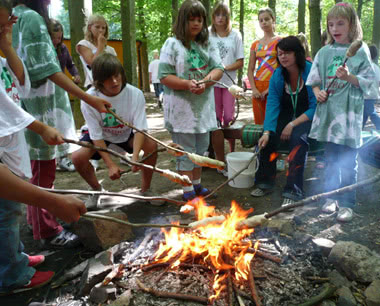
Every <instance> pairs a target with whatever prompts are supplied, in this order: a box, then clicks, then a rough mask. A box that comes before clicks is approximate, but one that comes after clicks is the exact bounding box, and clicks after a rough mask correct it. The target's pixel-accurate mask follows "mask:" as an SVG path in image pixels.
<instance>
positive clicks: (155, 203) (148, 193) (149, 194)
mask: <svg viewBox="0 0 380 306" xmlns="http://www.w3.org/2000/svg"><path fill="white" fill-rule="evenodd" d="M137 195H139V196H143V197H157V195H155V194H154V193H153V192H152V191H150V190H146V191H144V192H142V191H141V190H139V191H138V192H137ZM140 202H143V203H149V204H151V205H153V206H162V205H164V204H165V202H166V201H165V200H140Z"/></svg>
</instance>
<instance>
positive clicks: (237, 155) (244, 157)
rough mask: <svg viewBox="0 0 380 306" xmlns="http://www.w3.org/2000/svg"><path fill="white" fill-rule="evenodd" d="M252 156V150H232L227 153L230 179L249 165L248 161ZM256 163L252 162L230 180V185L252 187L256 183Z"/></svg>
mask: <svg viewBox="0 0 380 306" xmlns="http://www.w3.org/2000/svg"><path fill="white" fill-rule="evenodd" d="M252 156H253V153H251V152H232V153H229V154H227V157H226V159H227V165H228V179H230V178H231V177H233V176H234V175H235V174H236V173H237V172H239V171H240V170H241V169H243V168H245V167H247V163H248V162H249V160H250V159H251V158H252ZM255 164H256V163H255V161H253V162H251V163H250V165H249V167H248V168H247V169H246V170H244V171H243V172H242V173H240V174H239V175H238V176H237V177H235V178H234V179H233V180H232V181H230V182H228V185H230V186H231V187H235V188H251V187H252V186H253V184H254V174H255Z"/></svg>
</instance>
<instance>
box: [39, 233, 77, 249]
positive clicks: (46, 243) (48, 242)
mask: <svg viewBox="0 0 380 306" xmlns="http://www.w3.org/2000/svg"><path fill="white" fill-rule="evenodd" d="M41 244H42V247H44V248H54V249H63V248H66V249H71V248H75V247H77V246H79V245H80V244H81V242H80V239H79V237H78V236H77V235H75V234H74V233H71V232H68V231H66V230H65V229H64V230H62V231H61V232H60V233H59V234H58V235H57V236H54V237H52V238H48V239H41Z"/></svg>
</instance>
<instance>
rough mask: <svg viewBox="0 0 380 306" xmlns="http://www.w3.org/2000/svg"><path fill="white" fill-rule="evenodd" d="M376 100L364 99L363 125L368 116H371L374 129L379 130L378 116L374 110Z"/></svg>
mask: <svg viewBox="0 0 380 306" xmlns="http://www.w3.org/2000/svg"><path fill="white" fill-rule="evenodd" d="M376 102H377V100H375V99H369V100H364V111H363V127H364V126H365V124H366V122H367V120H368V117H369V118H371V121H372V123H373V124H374V125H375V127H376V130H380V116H379V115H378V114H377V112H376V110H375V103H376Z"/></svg>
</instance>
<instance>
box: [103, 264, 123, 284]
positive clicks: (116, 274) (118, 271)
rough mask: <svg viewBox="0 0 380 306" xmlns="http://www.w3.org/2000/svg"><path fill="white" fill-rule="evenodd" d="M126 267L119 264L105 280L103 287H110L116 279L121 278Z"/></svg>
mask: <svg viewBox="0 0 380 306" xmlns="http://www.w3.org/2000/svg"><path fill="white" fill-rule="evenodd" d="M124 268H125V265H124V264H119V265H117V266H116V267H115V268H114V269H113V270H112V271H111V272H110V273H108V275H107V276H106V277H105V278H104V280H103V282H102V285H103V286H106V285H108V284H109V283H110V282H111V281H112V280H113V279H114V278H120V277H121V276H122V275H123V271H124Z"/></svg>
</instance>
